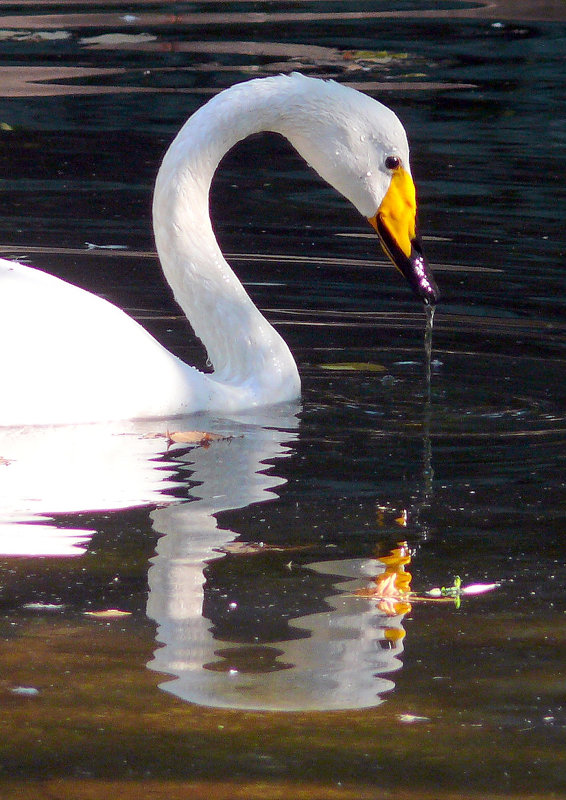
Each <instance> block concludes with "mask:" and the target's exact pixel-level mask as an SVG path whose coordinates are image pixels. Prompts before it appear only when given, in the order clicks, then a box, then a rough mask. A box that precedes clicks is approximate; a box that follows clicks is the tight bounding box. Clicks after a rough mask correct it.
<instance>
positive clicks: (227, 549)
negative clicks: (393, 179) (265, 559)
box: [218, 542, 311, 556]
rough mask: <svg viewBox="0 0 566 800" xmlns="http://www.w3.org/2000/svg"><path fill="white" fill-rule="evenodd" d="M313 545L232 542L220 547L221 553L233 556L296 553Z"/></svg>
mask: <svg viewBox="0 0 566 800" xmlns="http://www.w3.org/2000/svg"><path fill="white" fill-rule="evenodd" d="M310 547H311V545H308V544H297V545H287V546H286V547H281V546H279V545H275V544H265V543H264V542H230V543H228V544H225V545H224V546H223V547H219V548H218V552H219V553H227V554H228V555H232V556H249V555H256V554H257V553H294V552H296V551H297V550H308V549H309V548H310Z"/></svg>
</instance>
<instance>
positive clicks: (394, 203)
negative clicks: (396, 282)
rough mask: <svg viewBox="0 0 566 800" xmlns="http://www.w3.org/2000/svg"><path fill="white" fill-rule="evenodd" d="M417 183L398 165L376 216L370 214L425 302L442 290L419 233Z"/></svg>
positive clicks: (392, 256)
mask: <svg viewBox="0 0 566 800" xmlns="http://www.w3.org/2000/svg"><path fill="white" fill-rule="evenodd" d="M416 220H417V201H416V193H415V184H414V183H413V179H412V178H411V176H410V175H409V173H408V172H407V171H406V170H404V169H403V168H402V167H398V168H397V169H396V170H395V172H394V173H393V175H392V176H391V183H390V184H389V189H388V190H387V193H386V195H385V197H384V198H383V200H382V202H381V205H380V206H379V208H378V209H377V213H376V215H375V216H374V217H370V218H369V222H370V224H371V225H372V226H373V227H374V228H375V230H376V232H377V234H378V236H379V239H380V242H381V246H382V247H383V249H384V250H385V253H386V254H387V256H388V257H389V258H390V259H391V261H392V262H393V264H394V265H395V266H396V267H397V269H398V270H399V272H401V274H402V275H404V277H405V278H406V279H407V281H408V282H409V285H410V286H411V288H412V289H413V291H414V292H415V294H416V295H417V296H418V297H419V298H420V299H421V300H423V301H424V302H425V303H436V302H437V300H438V298H439V297H440V292H439V291H438V287H437V286H436V282H435V280H434V277H433V275H432V272H431V270H430V267H429V265H428V263H427V261H426V259H425V257H424V254H423V251H422V246H421V242H420V239H419V237H418V235H417V222H416Z"/></svg>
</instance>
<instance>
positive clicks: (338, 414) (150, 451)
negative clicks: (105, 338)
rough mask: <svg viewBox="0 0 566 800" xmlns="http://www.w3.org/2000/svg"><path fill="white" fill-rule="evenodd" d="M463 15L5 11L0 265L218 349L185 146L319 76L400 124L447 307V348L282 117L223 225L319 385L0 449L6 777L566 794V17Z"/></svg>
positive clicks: (300, 789) (101, 784)
mask: <svg viewBox="0 0 566 800" xmlns="http://www.w3.org/2000/svg"><path fill="white" fill-rule="evenodd" d="M438 5H439V4H427V3H424V2H415V3H406V2H403V3H401V2H399V3H395V4H393V5H392V4H391V3H388V4H382V3H374V4H371V7H370V4H365V5H364V4H361V3H355V4H354V3H348V4H344V3H342V4H332V3H328V2H321V3H304V4H303V3H301V4H298V5H297V6H296V7H293V8H290V7H289V6H286V5H285V4H279V3H275V4H269V5H266V4H263V3H257V4H239V5H232V4H223V5H222V8H221V9H220V7H219V6H218V5H217V4H215V3H214V2H211V3H206V4H202V5H201V6H198V7H196V6H190V7H189V6H185V5H184V4H177V5H176V6H175V16H173V15H172V13H171V9H170V7H169V6H163V5H159V4H157V3H156V4H144V3H135V4H129V6H128V8H127V10H124V7H123V6H119V5H115V4H111V3H106V4H104V5H100V6H98V5H96V4H93V5H92V6H89V8H88V10H87V11H86V12H85V11H84V10H83V8H82V7H78V6H74V7H69V8H68V9H67V8H65V9H62V7H61V6H57V5H53V6H50V5H49V4H47V5H46V4H40V3H37V4H30V5H29V6H26V9H25V16H22V15H20V16H16V15H15V14H12V11H11V7H7V9H6V12H5V16H4V19H3V20H2V21H1V22H0V30H1V31H2V33H1V36H0V48H1V51H2V54H3V56H4V58H3V62H2V63H3V66H2V67H1V68H0V77H2V84H1V85H2V94H3V97H2V98H1V99H0V122H1V123H3V129H2V131H1V138H0V142H1V143H2V147H0V175H1V176H2V185H1V192H2V200H3V202H2V215H1V216H0V242H1V244H2V254H3V255H4V256H5V257H18V258H20V257H27V258H28V259H29V260H30V262H32V263H34V264H35V265H37V266H40V267H43V268H46V269H48V270H49V271H52V272H53V273H55V274H58V275H60V276H62V277H64V278H66V279H69V280H72V281H74V282H76V283H78V284H80V285H82V286H85V287H86V288H88V289H90V290H92V291H96V292H99V293H101V294H103V295H105V296H107V297H109V298H110V299H112V300H114V301H115V302H117V303H119V304H120V305H121V306H122V307H125V308H127V309H128V310H129V311H130V313H132V314H133V315H134V316H135V317H136V318H137V319H140V320H141V321H143V324H144V325H146V326H147V327H148V328H149V329H150V330H151V331H152V332H153V333H155V335H157V336H158V337H159V338H161V340H162V341H164V342H165V344H166V345H167V346H168V347H169V348H171V349H173V350H175V352H178V353H179V354H180V355H181V356H182V357H183V358H185V359H187V360H190V361H192V362H193V363H199V364H201V365H204V361H205V356H204V354H203V353H202V352H201V350H200V349H199V347H198V344H196V343H194V342H193V341H192V340H191V339H190V337H189V336H188V333H187V328H186V324H185V323H184V321H183V320H182V319H181V318H180V316H179V313H178V309H177V308H176V306H175V305H174V303H173V302H172V300H171V298H170V296H169V294H168V291H167V289H166V287H164V285H163V281H162V278H161V275H160V273H159V269H158V265H157V263H156V260H155V257H154V255H153V245H152V238H151V231H150V219H149V209H150V196H151V186H152V182H153V179H154V176H155V172H156V167H157V164H158V162H159V159H160V157H161V155H162V153H163V151H164V149H165V147H166V146H167V144H168V143H169V141H170V140H171V139H172V137H173V136H174V134H175V132H176V130H177V129H178V127H179V126H180V124H181V123H182V121H183V120H184V119H185V117H186V116H187V115H188V114H189V113H190V112H191V111H193V110H194V109H195V108H197V107H198V106H199V105H200V104H201V103H202V102H203V101H204V100H205V99H206V98H207V97H208V96H210V95H211V94H212V93H213V92H215V91H216V90H218V89H219V88H222V87H223V86H227V85H229V84H231V83H233V82H234V81H236V80H241V79H243V78H245V77H250V76H255V75H263V74H271V73H274V72H279V71H281V70H284V71H285V70H288V69H291V68H295V69H296V68H300V69H302V70H303V71H305V72H307V73H309V74H317V75H322V76H327V77H335V78H337V79H339V80H341V81H345V82H348V83H351V84H353V85H355V86H357V87H359V88H361V89H364V90H366V91H368V92H369V93H370V94H374V95H375V96H377V97H379V98H380V99H382V100H384V102H386V103H388V104H390V105H392V106H393V107H394V108H395V109H396V111H397V112H398V113H399V115H400V116H401V118H402V119H403V121H404V122H405V124H406V126H407V128H408V130H409V137H410V141H411V145H412V153H413V172H414V174H415V178H416V183H417V190H418V195H419V200H420V228H421V232H422V234H423V235H424V239H425V246H426V249H427V252H428V256H429V259H430V261H431V262H432V263H433V264H434V265H435V272H436V277H437V279H438V282H439V285H440V288H441V291H442V293H443V303H442V304H441V305H440V306H439V307H438V309H437V311H436V315H435V318H434V335H433V336H432V348H431V352H430V356H427V346H430V343H431V337H430V335H427V334H426V333H425V332H426V330H427V328H426V321H425V317H424V314H423V311H422V309H421V307H420V306H419V305H418V304H416V302H415V300H414V298H413V297H412V296H411V294H410V292H409V290H408V288H407V287H406V286H405V285H404V283H403V282H402V280H401V279H400V277H399V275H398V274H397V273H396V271H395V270H393V269H392V268H391V267H390V266H389V265H388V264H386V261H385V259H384V258H382V256H381V254H380V252H379V248H378V245H377V242H376V239H375V236H374V234H373V232H372V231H371V229H370V228H368V227H366V225H365V223H364V221H363V220H360V219H359V218H358V217H357V215H356V213H355V211H354V210H352V209H350V208H349V207H348V206H346V205H345V203H344V202H343V201H342V200H341V199H340V198H337V197H336V195H335V194H334V193H333V191H332V190H330V189H328V188H327V187H326V186H324V185H322V184H321V183H320V182H319V181H318V179H317V178H316V177H315V176H313V175H312V174H311V173H310V172H308V171H305V170H304V168H303V167H302V165H301V163H300V162H299V161H298V160H297V159H296V158H295V156H294V155H293V153H292V152H291V151H290V149H289V148H288V147H287V145H286V144H285V143H284V142H283V141H282V140H280V139H278V138H276V137H271V136H268V137H261V138H254V139H252V140H250V141H248V142H246V143H245V144H244V145H242V146H241V147H240V148H239V149H237V150H236V151H234V152H233V153H231V154H229V156H227V158H226V159H225V161H224V163H223V165H222V168H221V170H220V172H219V174H218V176H217V178H216V180H215V184H214V187H213V196H212V208H213V215H214V220H215V226H216V230H217V232H218V236H219V239H220V241H221V243H222V246H223V248H224V250H225V251H226V252H227V253H229V254H230V255H231V260H232V263H233V264H234V267H235V268H236V269H237V271H238V274H239V275H240V276H241V277H242V279H243V280H244V282H245V284H246V286H247V287H248V289H249V291H250V293H251V294H252V295H253V297H254V299H255V301H256V302H257V304H258V305H259V307H260V308H262V309H264V310H265V312H266V314H267V315H268V316H269V318H270V319H271V320H273V321H274V323H275V324H276V325H277V326H278V328H279V330H280V331H281V332H282V333H283V335H284V336H285V338H286V339H287V340H288V341H289V343H290V345H291V347H292V349H293V351H294V353H295V354H296V356H297V359H298V361H299V366H300V370H301V374H302V377H303V384H304V391H303V398H302V403H301V405H300V406H297V407H293V406H291V407H287V408H284V409H279V410H278V411H277V413H275V412H272V413H267V412H266V413H265V414H264V415H262V416H261V417H245V416H243V417H241V418H238V419H228V420H226V419H207V418H200V419H199V420H198V427H201V428H202V429H203V430H214V431H217V432H219V433H223V434H226V435H228V436H231V437H232V438H230V439H227V440H225V441H218V442H213V443H212V444H211V445H210V446H209V447H206V448H205V447H197V448H195V447H192V446H190V445H183V444H177V445H173V446H171V447H168V446H167V442H166V440H165V439H164V438H154V437H153V436H149V437H148V436H147V435H148V434H151V435H153V434H156V433H162V434H164V433H165V432H166V428H167V423H163V425H160V426H156V425H155V424H148V425H145V426H138V425H128V426H123V425H122V426H110V427H109V428H103V429H101V428H98V427H95V428H87V429H85V428H82V429H71V430H66V431H64V432H63V431H53V430H51V431H50V430H45V431H43V432H42V433H41V435H37V434H35V435H32V434H30V433H29V432H28V433H27V434H26V435H21V434H19V435H18V436H17V437H15V439H12V440H11V441H10V440H8V439H6V437H4V438H3V439H2V447H1V448H0V457H2V458H4V459H5V460H6V461H8V462H9V463H0V470H2V475H1V476H0V477H1V480H2V482H3V483H2V495H1V497H0V508H1V518H0V545H1V547H2V553H3V554H4V555H3V557H2V560H1V561H0V613H1V617H0V636H1V640H0V663H1V665H2V667H1V671H0V675H1V677H0V696H1V699H2V708H1V710H0V720H1V726H2V727H1V730H2V736H1V737H0V782H1V790H0V795H2V797H6V798H12V797H18V798H21V797H28V796H29V797H34V798H35V797H40V796H45V795H46V794H49V793H51V794H53V795H54V796H58V797H73V798H74V797H83V796H84V797H86V796H89V797H107V796H109V795H117V794H119V795H120V796H124V797H128V796H132V797H134V796H135V797H140V796H142V797H148V798H150V797H160V796H167V797H177V796H178V797H185V796H187V793H190V794H191V796H194V797H211V796H218V797H227V798H232V797H236V796H238V792H239V793H240V795H242V796H246V797H248V798H254V797H259V796H261V797H263V798H265V797H278V796H282V795H283V794H285V795H286V796H292V797H298V798H302V797H305V798H306V797H308V798H312V797H320V798H330V797H339V798H349V797H355V798H364V797H371V798H374V797H381V796H385V795H386V793H387V792H389V793H392V792H395V793H396V795H398V796H400V797H411V798H413V797H415V798H416V797H419V798H423V797H425V798H426V797H435V798H437V797H446V798H448V797H454V796H463V793H466V794H465V796H481V797H495V796H501V795H505V796H506V797H517V798H519V797H524V796H531V797H545V798H546V797H560V796H562V795H563V794H564V777H565V776H564V768H563V765H562V761H563V758H562V750H563V744H564V725H565V717H564V687H563V680H562V679H561V674H562V672H563V664H564V634H563V630H564V611H565V604H564V587H565V571H564V566H563V564H564V546H563V543H562V535H563V530H564V518H563V508H564V429H565V425H564V408H565V397H564V335H563V334H564V305H563V299H562V298H563V292H564V279H563V274H562V263H563V259H564V237H563V230H562V229H563V216H564V193H563V180H562V176H563V173H564V155H563V153H564V123H563V119H564V97H563V92H561V91H560V87H561V85H562V74H563V60H562V59H563V47H564V32H565V20H564V9H563V4H560V3H544V4H543V3H524V4H520V7H519V5H518V4H516V3H514V4H510V3H503V2H501V3H498V4H497V5H496V6H495V7H493V6H490V7H488V8H486V9H482V8H478V7H477V5H473V4H468V3H458V2H453V3H445V4H442V8H437V6H438ZM353 12H359V13H358V14H357V16H352V13H353ZM345 15H349V16H345ZM131 16H135V17H136V18H135V19H133V20H132V19H130V17H131ZM66 69H72V70H79V71H76V72H65V71H64V70H66ZM46 79H47V82H46ZM87 243H90V245H96V246H95V247H92V246H88V245H87ZM108 248H110V249H108ZM30 324H32V321H31V320H30ZM428 334H432V324H430V325H429V327H428ZM171 425H172V423H169V426H170V427H169V429H170V430H172V429H173V428H172V427H171ZM175 426H178V427H181V428H182V427H189V426H190V428H194V427H197V426H196V425H195V421H194V420H187V421H186V422H175ZM392 553H393V554H397V558H399V554H401V555H402V560H403V561H404V563H403V565H402V566H403V569H404V573H403V575H404V577H403V578H402V581H401V584H400V585H401V586H402V587H404V588H407V586H408V585H410V588H411V590H412V591H413V592H414V593H415V594H416V595H417V596H418V597H419V598H420V597H423V596H425V593H426V592H427V591H429V590H431V589H434V588H440V587H450V586H452V584H453V582H454V579H455V577H456V576H460V578H461V580H462V583H463V585H464V586H466V585H470V584H478V583H481V584H493V583H497V584H499V586H498V588H496V589H494V590H492V591H490V592H487V593H486V594H483V595H474V596H464V597H463V598H462V602H461V604H460V606H459V607H457V605H458V604H457V603H456V602H454V601H450V602H430V601H429V602H424V601H420V600H418V599H416V600H415V598H414V597H413V596H411V597H410V598H409V597H407V596H406V595H403V594H402V593H399V591H398V588H399V587H398V585H397V583H396V581H397V579H395V581H393V578H392V577H391V575H392V573H391V570H392V569H393V571H394V570H395V569H396V568H397V567H393V566H392V564H395V563H397V562H396V561H395V558H393V559H392V556H391V554H392ZM408 559H410V561H409V560H408ZM388 570H390V572H388ZM409 573H410V578H409V579H407V575H408V574H409ZM393 577H395V576H394V575H393ZM376 586H379V587H380V588H379V589H378V595H376V596H375V597H374V596H371V595H370V596H368V595H367V591H368V587H369V588H370V589H372V591H375V589H374V587H376ZM360 590H362V594H361V595H360V594H359V591H360ZM364 591H365V592H366V594H364ZM112 610H117V611H121V612H127V614H128V615H127V616H117V615H114V616H112V615H110V616H103V617H97V616H89V615H87V613H86V612H100V611H102V612H108V611H112ZM252 709H253V710H252ZM258 709H271V710H270V711H265V710H263V711H262V710H258ZM242 793H243V794H242Z"/></svg>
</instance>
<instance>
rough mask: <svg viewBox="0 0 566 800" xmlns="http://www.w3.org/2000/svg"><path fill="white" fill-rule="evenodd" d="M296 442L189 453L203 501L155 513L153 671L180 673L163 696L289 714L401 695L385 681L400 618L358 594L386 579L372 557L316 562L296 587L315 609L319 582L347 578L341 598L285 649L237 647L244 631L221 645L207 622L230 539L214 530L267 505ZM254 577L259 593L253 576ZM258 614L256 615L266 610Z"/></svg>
mask: <svg viewBox="0 0 566 800" xmlns="http://www.w3.org/2000/svg"><path fill="white" fill-rule="evenodd" d="M287 427H289V426H287ZM291 438H292V435H290V434H289V433H288V432H287V433H284V434H282V433H281V432H280V431H278V430H277V429H273V428H272V429H267V428H258V429H256V430H255V431H251V430H250V431H248V432H247V433H246V435H245V436H244V437H243V438H242V439H238V440H234V441H232V442H218V443H216V444H215V446H214V447H210V448H208V449H203V448H199V449H197V450H193V451H191V452H190V453H189V454H188V461H189V462H190V469H191V471H192V474H191V479H192V480H196V481H198V482H199V485H198V486H197V487H196V490H195V491H194V492H193V493H194V494H196V495H198V496H199V499H197V500H195V501H193V502H191V503H181V504H176V505H171V506H168V507H165V508H160V509H157V510H156V511H155V512H153V514H152V517H153V524H154V528H155V530H156V531H158V532H160V533H162V534H163V536H162V538H161V539H160V540H159V542H158V544H157V553H156V556H155V558H154V559H153V564H152V566H151V567H150V570H149V587H150V594H149V599H148V605H147V613H148V615H149V616H150V617H151V618H152V619H154V620H155V621H156V622H157V624H158V629H157V639H158V641H159V643H160V644H161V647H159V648H158V649H157V650H156V652H155V656H154V659H153V661H151V662H150V664H149V666H150V667H151V669H153V670H156V671H159V672H165V673H170V674H172V675H174V676H175V678H174V680H171V681H167V682H165V683H163V684H161V688H162V689H165V690H166V691H168V692H171V693H172V694H174V695H176V696H177V697H180V698H182V699H183V700H187V701H191V702H194V703H199V704H203V705H209V706H215V707H228V708H247V709H265V710H267V709H273V710H286V711H292V710H305V709H319V710H324V709H339V708H361V707H368V706H375V705H378V704H379V703H380V702H381V695H382V694H383V693H384V692H387V691H389V690H390V689H392V688H393V686H394V684H393V683H392V681H391V680H390V679H389V678H385V677H383V676H384V675H388V674H389V673H391V672H393V671H395V670H396V669H399V667H400V666H401V662H400V660H399V655H400V653H401V652H402V639H403V630H402V627H401V620H402V616H401V615H398V616H396V617H395V616H393V617H392V616H387V615H386V614H385V613H381V612H379V611H378V610H377V609H376V607H375V601H370V600H368V599H366V598H361V597H356V596H354V595H353V591H354V590H355V588H358V587H359V585H360V582H359V579H360V578H364V579H365V580H367V578H368V577H373V576H375V575H377V574H378V573H379V572H381V571H382V570H383V568H384V567H383V564H382V563H381V562H379V561H377V560H374V559H370V560H359V559H358V560H351V561H347V562H339V561H334V562H330V561H329V562H324V563H320V564H316V565H311V568H310V569H311V570H312V571H313V572H312V575H313V580H312V582H311V583H309V581H308V580H307V581H303V582H301V592H302V594H303V595H304V596H306V597H307V600H306V602H307V603H308V602H309V600H310V602H311V604H312V606H313V607H314V608H320V604H321V600H322V599H323V598H321V597H318V596H317V595H316V592H317V587H318V586H319V585H320V581H319V580H318V581H317V580H316V579H315V574H316V573H318V574H320V573H324V574H329V575H336V576H337V577H342V581H339V582H338V588H339V590H340V592H339V593H337V594H335V595H332V596H331V597H327V598H324V600H325V604H326V606H327V607H328V610H327V611H324V612H319V613H312V614H308V615H305V616H301V617H298V618H295V619H293V620H292V621H291V626H290V628H289V639H286V640H284V641H277V642H272V641H269V643H268V645H267V646H266V645H264V644H261V642H257V643H254V644H250V643H249V642H238V639H237V637H238V633H237V628H236V629H231V630H230V634H229V636H230V638H229V639H228V638H225V639H222V638H221V636H220V635H219V634H216V633H215V630H214V627H215V626H214V622H213V620H211V619H209V618H207V617H206V616H205V613H206V612H205V609H206V589H207V587H206V579H205V574H204V572H205V570H206V569H207V568H209V569H210V568H211V565H212V569H214V561H215V560H218V559H221V558H223V557H224V556H223V555H222V554H221V553H219V552H218V551H219V549H221V548H223V547H226V546H227V545H229V544H230V543H231V542H232V541H233V539H234V534H233V533H232V532H231V531H230V530H222V529H219V528H218V527H217V521H216V518H215V516H214V515H215V514H216V513H218V512H220V511H223V510H226V509H235V508H242V507H245V506H248V505H249V504H250V503H254V502H262V501H266V500H268V499H269V498H270V497H272V496H273V495H272V493H271V490H272V489H273V488H275V487H276V486H278V485H281V483H282V482H283V481H282V479H281V478H279V477H278V476H276V475H272V474H266V473H265V471H264V470H265V469H266V462H267V463H270V462H271V461H272V460H273V459H276V458H280V457H281V456H283V455H284V454H285V452H286V450H287V448H286V445H285V443H286V442H289V441H290V439H291ZM355 578H357V579H358V580H345V579H355ZM249 580H250V581H251V582H252V584H253V581H254V572H253V571H250V576H249ZM250 589H251V591H250ZM253 589H254V587H253V585H252V586H251V587H248V596H254V597H259V596H261V592H260V590H259V587H258V591H257V592H254V591H253ZM309 592H310V595H311V596H310V598H309ZM255 602H256V603H257V602H261V601H260V600H257V599H256V601H255ZM265 602H266V603H269V599H267V600H266V601H265ZM227 606H229V603H227ZM252 611H253V613H254V614H255V615H258V614H259V615H261V613H262V611H266V609H265V608H263V609H262V608H260V609H258V608H257V606H256V607H255V608H254V609H253V610H252ZM226 613H229V611H227V612H226ZM244 613H245V612H244ZM392 631H394V632H395V633H394V634H393V635H392ZM298 634H299V635H300V638H297V635H298ZM244 662H245V665H244V667H243V668H242V667H241V665H242V664H243V663H244Z"/></svg>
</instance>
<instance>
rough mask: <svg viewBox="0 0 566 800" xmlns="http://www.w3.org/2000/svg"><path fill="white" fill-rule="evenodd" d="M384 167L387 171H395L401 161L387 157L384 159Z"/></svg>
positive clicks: (394, 157)
mask: <svg viewBox="0 0 566 800" xmlns="http://www.w3.org/2000/svg"><path fill="white" fill-rule="evenodd" d="M385 166H386V167H387V169H390V170H392V171H393V170H396V169H398V168H399V167H400V166H401V159H400V158H398V157H397V156H387V158H386V159H385Z"/></svg>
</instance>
